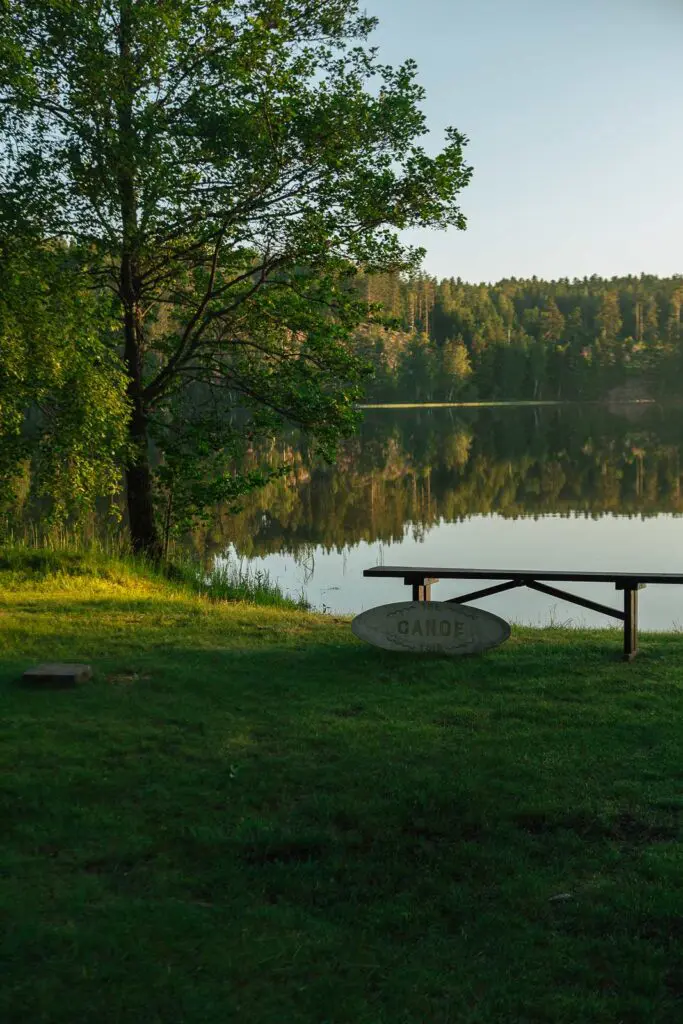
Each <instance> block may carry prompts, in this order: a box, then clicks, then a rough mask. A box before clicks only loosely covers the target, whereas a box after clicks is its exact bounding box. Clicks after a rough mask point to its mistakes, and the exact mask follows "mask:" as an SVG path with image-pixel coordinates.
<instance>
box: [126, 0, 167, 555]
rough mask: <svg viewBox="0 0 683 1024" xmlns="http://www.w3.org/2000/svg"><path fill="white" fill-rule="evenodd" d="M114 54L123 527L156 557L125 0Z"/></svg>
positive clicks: (141, 550)
mask: <svg viewBox="0 0 683 1024" xmlns="http://www.w3.org/2000/svg"><path fill="white" fill-rule="evenodd" d="M119 15H120V22H119V58H120V73H121V86H122V89H121V95H120V98H119V101H118V104H117V113H118V128H119V146H120V162H119V171H118V189H119V201H120V208H121V227H122V247H121V275H120V280H119V297H120V299H121V304H122V306H123V335H124V362H125V365H126V372H127V374H128V397H129V399H130V402H131V417H130V422H129V425H128V432H129V438H130V441H131V442H132V446H133V452H132V456H131V462H130V464H129V465H128V467H127V468H126V501H127V505H128V527H129V530H130V539H131V543H132V545H133V551H134V552H135V553H136V554H144V555H147V556H148V557H150V558H152V559H153V560H154V561H155V562H158V561H161V558H162V544H161V539H160V537H159V533H158V530H157V526H156V522H155V519H154V503H153V492H152V472H151V468H150V464H149V430H148V420H147V409H146V408H145V401H144V381H143V375H142V360H143V329H142V315H141V311H140V288H141V285H140V273H139V265H138V259H137V256H138V246H139V241H138V209H137V195H136V164H135V154H136V137H135V126H134V123H133V95H134V92H133V90H134V86H133V81H134V76H133V68H132V59H131V6H130V0H120V7H119Z"/></svg>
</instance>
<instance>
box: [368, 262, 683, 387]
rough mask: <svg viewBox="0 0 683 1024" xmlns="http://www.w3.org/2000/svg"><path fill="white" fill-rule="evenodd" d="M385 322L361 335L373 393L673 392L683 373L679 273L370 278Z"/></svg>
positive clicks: (682, 282)
mask: <svg viewBox="0 0 683 1024" xmlns="http://www.w3.org/2000/svg"><path fill="white" fill-rule="evenodd" d="M358 287H359V288H360V290H361V291H362V293H363V296H364V298H366V299H367V300H369V301H370V302H372V303H376V304H377V306H378V309H379V310H380V317H382V318H384V323H375V324H373V325H371V326H368V327H365V328H363V329H362V330H361V331H359V332H358V334H357V344H358V348H359V351H360V352H361V353H362V354H363V355H364V356H365V357H366V358H367V359H368V360H369V361H370V362H371V363H372V365H373V367H374V370H375V377H374V381H373V382H372V383H371V384H370V386H369V390H368V397H369V399H371V400H375V401H406V402H424V401H466V400H473V401H476V400H481V401H486V400H489V401H491V400H506V399H507V400H531V401H533V400H543V399H545V400H557V399H599V398H603V397H605V396H606V395H607V394H608V393H609V392H610V390H612V389H614V388H618V387H626V388H627V390H628V389H629V388H630V389H631V392H630V393H632V394H634V395H635V394H638V393H643V394H644V393H645V392H646V391H649V393H650V394H662V393H668V394H671V393H672V392H675V391H676V390H677V388H678V382H679V381H680V378H681V372H682V371H683V322H682V316H681V310H682V308H683V276H677V277H671V278H658V277H654V276H652V275H641V276H640V277H623V278H610V279H609V280H608V279H605V278H600V277H597V276H595V275H594V276H592V277H589V278H583V279H581V280H578V279H575V280H569V279H567V278H562V279H560V280H557V281H542V280H539V279H538V278H536V277H532V278H531V279H530V280H522V279H517V278H510V279H508V280H503V281H499V282H498V283H497V284H468V283H466V282H465V281H462V280H460V278H452V277H451V278H444V279H443V280H441V281H437V280H436V279H435V278H432V277H429V276H427V275H416V276H414V277H412V278H406V277H401V276H400V275H391V274H384V275H376V276H365V277H363V278H362V279H360V281H359V283H358Z"/></svg>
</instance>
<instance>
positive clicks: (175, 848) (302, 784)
mask: <svg viewBox="0 0 683 1024" xmlns="http://www.w3.org/2000/svg"><path fill="white" fill-rule="evenodd" d="M21 571H22V572H23V577H22V578H19V577H20V574H19V573H18V572H17V569H16V565H15V567H14V569H13V568H12V567H11V566H10V567H9V568H8V567H4V568H2V567H0V689H1V691H2V702H3V717H2V725H1V726H0V730H1V733H2V743H1V744H0V757H1V758H2V775H1V776H0V778H1V779H2V782H1V785H0V803H1V808H0V814H1V815H2V819H1V820H2V821H3V840H4V842H3V844H2V845H1V846H0V915H2V919H3V924H4V939H3V941H4V948H3V954H2V955H3V963H4V964H5V965H6V970H5V980H4V984H3V986H2V987H1V988H0V1020H2V1021H3V1024H5V1022H6V1024H34V1022H36V1024H37V1022H48V1024H72V1022H73V1021H74V1020H78V1021H79V1024H81V1022H82V1024H95V1022H97V1024H122V1022H123V1024H127V1022H129V1021H130V1022H131V1024H133V1022H135V1024H137V1022H138V1021H149V1022H155V1024H156V1022H158V1024H162V1022H163V1024H176V1022H177V1024H181V1022H182V1024H225V1022H226V1021H236V1022H242V1021H244V1022H245V1024H246V1022H249V1024H281V1022H284V1021H286V1022H287V1024H323V1022H329V1024H423V1022H430V1024H482V1022H484V1024H488V1022H498V1021H501V1022H503V1021H505V1022H506V1024H507V1022H508V1021H510V1022H512V1021H519V1022H524V1024H534V1022H539V1024H541V1022H553V1024H555V1022H557V1024H576V1022H578V1021H581V1022H582V1024H584V1022H586V1024H589V1022H596V1024H597V1022H604V1024H616V1022H617V1021H625V1022H632V1024H635V1022H640V1021H643V1020H648V1021H651V1022H654V1024H673V1022H675V1021H678V1020H679V1019H680V1014H681V1000H682V999H683V948H682V947H681V944H680V942H679V939H680V936H681V933H682V931H683V925H682V924H681V922H682V921H683V882H682V881H681V879H683V870H682V869H683V848H682V846H681V842H680V839H681V835H682V829H683V768H682V766H681V755H680V751H681V748H682V746H683V725H682V724H681V722H682V721H683V678H682V677H681V672H680V665H681V658H682V656H683V636H680V635H668V634H645V635H644V636H643V637H642V653H641V655H640V656H639V658H638V659H637V660H636V661H635V662H634V663H632V664H630V665H627V664H624V663H623V662H621V661H620V659H619V634H618V631H616V630H615V631H609V632H610V634H611V635H608V634H607V631H599V632H592V631H580V632H579V631H574V630H565V629H562V628H555V629H545V630H538V629H528V628H527V629H515V630H514V631H513V635H512V637H511V639H510V640H509V641H508V642H507V643H506V644H504V645H503V646H502V647H500V648H497V649H496V650H494V651H491V652H488V653H487V654H486V655H484V656H481V657H471V658H463V659H444V658H434V659H422V658H419V657H411V656H409V655H401V654H392V653H391V652H384V651H379V650H377V649H374V648H371V647H368V646H366V645H363V644H361V643H360V642H359V641H358V640H356V638H354V637H353V635H352V634H351V632H350V629H349V626H348V620H347V619H344V618H339V617H330V616H323V615H320V614H315V613H311V612H304V611H300V610H297V609H295V608H291V607H286V608H282V607H280V608H278V607H272V606H257V605H254V604H249V603H246V602H238V603H229V602H226V601H218V602H216V601H210V600H209V599H208V597H207V596H206V595H203V594H197V593H192V592H191V590H190V589H189V588H188V587H187V586H186V585H185V583H183V581H174V580H168V579H163V578H160V577H158V576H152V575H145V574H144V573H140V572H139V571H138V570H137V569H132V568H130V567H128V568H127V567H125V566H121V567H120V568H119V570H118V575H117V572H116V571H114V568H113V567H111V566H110V568H109V576H108V577H106V576H105V575H104V574H102V573H97V572H91V573H90V574H88V573H87V572H81V573H80V575H79V574H77V573H71V574H69V573H66V572H65V573H62V574H61V575H59V573H52V574H50V573H45V572H42V571H41V569H40V566H39V567H38V570H37V574H36V576H35V577H33V578H32V577H31V573H30V571H29V570H28V569H27V568H26V567H24V569H22V570H21ZM41 572H42V574H41ZM57 659H60V660H68V661H72V660H83V661H88V662H90V663H91V664H92V665H93V668H94V678H93V680H92V681H91V682H89V683H86V684H84V685H83V686H81V687H78V688H76V689H74V690H64V691H50V692H41V691H37V690H35V689H25V688H23V687H22V686H21V685H20V684H19V683H18V679H19V677H20V675H21V672H22V671H23V669H24V668H26V667H27V666H28V665H30V664H32V663H35V662H38V661H42V660H57Z"/></svg>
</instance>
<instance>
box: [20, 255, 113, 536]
mask: <svg viewBox="0 0 683 1024" xmlns="http://www.w3.org/2000/svg"><path fill="white" fill-rule="evenodd" d="M78 262H79V257H78V255H77V254H76V253H74V251H73V250H71V249H69V248H68V247H65V246H64V245H59V244H52V245H47V244H46V245H41V246H38V245H30V244H24V245H22V246H15V247H14V248H13V249H11V248H10V247H9V245H7V244H6V246H5V249H4V251H2V253H1V255H0V278H1V282H2V287H1V288H0V437H2V445H1V446H0V513H1V512H2V511H3V510H4V508H8V507H11V506H12V505H13V504H14V503H15V502H16V500H17V485H18V484H19V483H20V480H21V478H22V477H27V478H29V479H30V482H31V486H32V491H33V497H34V498H37V499H40V498H46V497H49V499H50V502H49V505H48V511H49V516H50V517H51V518H53V519H60V518H63V517H64V516H66V515H71V516H72V517H75V518H77V519H78V518H79V517H82V516H83V515H84V514H85V512H86V511H87V510H88V509H90V508H91V507H92V505H93V503H94V501H95V499H96V498H97V497H101V496H107V495H109V496H113V495H115V494H116V493H117V492H118V491H119V490H120V487H121V462H122V460H123V458H124V457H125V450H126V439H127V430H126V420H127V417H128V402H127V399H126V384H125V375H124V372H123V366H122V364H121V362H120V360H119V359H118V358H117V356H116V353H115V351H114V350H113V349H112V347H111V344H110V343H109V337H110V336H111V330H112V316H111V302H110V301H109V300H108V298H107V297H106V296H102V295H97V294H95V293H93V291H92V289H89V288H88V287H87V284H88V282H87V281H86V280H84V279H82V278H81V279H79V278H78V276H77V274H76V271H75V267H76V266H77V265H78ZM28 499H29V496H28V495H26V494H25V495H24V496H23V498H22V502H25V501H27V500H28ZM3 506H4V508H3ZM112 509H113V511H114V512H116V511H118V506H117V505H116V504H113V505H112Z"/></svg>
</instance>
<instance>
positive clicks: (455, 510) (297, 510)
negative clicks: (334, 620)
mask: <svg viewBox="0 0 683 1024" xmlns="http://www.w3.org/2000/svg"><path fill="white" fill-rule="evenodd" d="M682 449H683V417H682V416H681V414H680V412H679V410H676V409H666V408H662V407H651V406H635V407H634V406H622V407H615V408H613V409H611V410H610V409H606V408H604V407H600V406H564V407H541V408H530V407H522V408H504V409H473V410H462V409H458V410H452V409H432V410H425V409H423V410H394V411H383V410H372V411H368V412H367V413H366V416H365V419H364V423H363V426H362V429H361V432H360V434H359V435H358V436H357V437H356V438H354V439H353V440H351V441H350V442H349V443H348V444H347V445H346V446H345V448H344V449H343V451H342V453H341V455H340V458H339V461H338V462H337V464H336V465H335V466H328V465H326V464H325V463H324V462H322V461H321V460H319V459H316V458H315V457H311V455H310V453H308V452H307V450H306V448H305V446H304V445H302V444H298V443H297V441H296V439H295V438H292V439H291V441H290V443H289V444H288V445H287V446H285V447H283V448H280V450H278V451H277V452H271V453H270V455H269V457H270V458H271V459H273V460H274V461H275V460H277V459H282V458H286V459H288V460H290V461H291V462H292V463H293V467H294V468H293V471H292V473H291V475H290V477H289V478H288V479H286V480H282V481H278V482H277V483H274V484H271V485H270V486H269V487H268V488H266V489H265V490H264V491H261V492H259V493H258V494H255V495H252V496H250V497H249V498H248V499H247V501H246V502H245V505H244V508H243V511H242V512H241V513H239V514H238V515H232V516H228V515H226V516H223V517H222V518H221V521H220V523H219V524H218V526H217V527H216V529H215V530H214V532H213V533H212V534H211V535H210V536H208V537H206V538H203V541H204V543H205V545H206V548H205V550H213V551H214V552H215V551H216V550H217V549H220V550H225V549H226V547H228V548H229V550H230V552H231V554H232V556H233V557H237V558H242V559H249V560H254V559H255V560H256V563H255V564H257V565H258V567H260V568H267V569H268V570H269V571H270V573H271V575H273V576H274V577H276V578H277V579H279V580H280V581H281V583H282V585H283V586H284V588H285V589H286V590H288V591H289V592H292V593H296V594H299V593H300V592H301V591H302V589H303V590H304V591H306V593H307V594H308V596H309V599H310V600H312V601H313V603H314V604H315V605H316V606H318V607H323V606H324V607H325V608H328V609H330V610H334V611H357V610H360V609H361V608H362V607H368V606H370V605H372V604H377V603H379V602H380V601H382V600H385V599H386V600H400V599H402V598H403V596H404V594H403V590H402V588H401V587H400V586H399V585H397V583H396V582H395V581H394V582H392V581H385V583H380V582H379V581H363V580H362V577H361V573H362V569H363V568H366V567H367V566H369V565H374V564H377V563H378V562H381V561H385V562H389V561H391V562H393V563H398V564H410V563H413V564H420V563H422V564H430V563H431V564H453V565H456V564H459V565H467V566H477V567H479V566H482V567H491V568H494V567H495V568H507V567H510V568H515V567H518V568H558V569H568V568H572V567H580V568H585V569H593V568H596V569H597V568H604V569H605V570H608V571H609V570H617V569H623V570H625V571H628V570H630V569H632V570H636V569H638V568H640V569H647V570H649V571H655V570H658V571H674V570H678V571H680V564H681V559H680V558H679V555H678V549H679V540H678V538H679V534H680V532H681V529H682V528H683V524H681V523H680V522H679V521H678V518H677V517H678V516H679V515H680V513H681V511H683V499H682V496H681V472H682V461H681V452H682ZM442 586H445V585H442ZM598 589H599V588H595V589H594V590H591V596H593V597H594V598H595V599H596V600H601V599H603V598H606V599H608V600H609V598H610V596H612V597H613V594H612V595H610V594H609V593H607V594H603V595H599V594H598ZM674 589H676V591H677V588H665V589H659V590H658V591H657V592H656V588H652V590H651V592H650V591H648V598H647V599H644V600H643V623H644V625H645V626H649V627H650V628H653V627H660V628H670V627H671V626H672V625H673V624H676V623H677V622H679V621H680V622H683V594H681V595H680V597H679V596H678V592H676V594H672V593H671V591H672V590H674ZM457 592H458V589H457V587H456V588H455V589H454V588H453V586H452V585H451V586H450V587H449V593H448V594H446V593H445V591H444V592H443V594H441V595H440V593H439V591H438V590H437V591H435V596H437V597H438V596H444V597H445V596H451V594H452V593H457ZM460 592H462V589H461V590H460ZM651 593H652V597H651V596H650V594H651ZM662 595H664V596H662ZM550 604H552V602H549V601H548V599H547V598H543V597H542V596H540V595H533V594H531V593H527V592H526V591H519V592H515V593H514V595H512V596H511V595H509V594H508V595H501V596H500V597H499V598H492V599H490V601H488V602H487V603H486V605H485V606H486V607H489V608H490V609H491V610H492V611H497V612H498V613H499V614H507V615H508V616H512V617H514V618H516V619H518V620H520V619H521V620H524V621H537V620H538V619H539V617H540V620H541V621H548V618H549V615H550V612H549V606H550ZM655 606H656V611H653V612H652V614H650V613H649V612H648V607H649V608H650V610H651V611H652V609H655ZM580 614H581V616H582V618H581V619H580V620H576V618H575V616H576V609H571V608H570V606H563V607H562V609H561V610H558V613H557V615H556V617H557V618H559V619H560V620H561V621H565V620H567V619H569V618H571V619H572V621H581V622H591V623H595V624H598V623H601V624H606V621H605V620H604V619H601V618H600V617H599V616H593V615H592V614H591V613H590V612H586V613H583V612H581V613H580Z"/></svg>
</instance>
